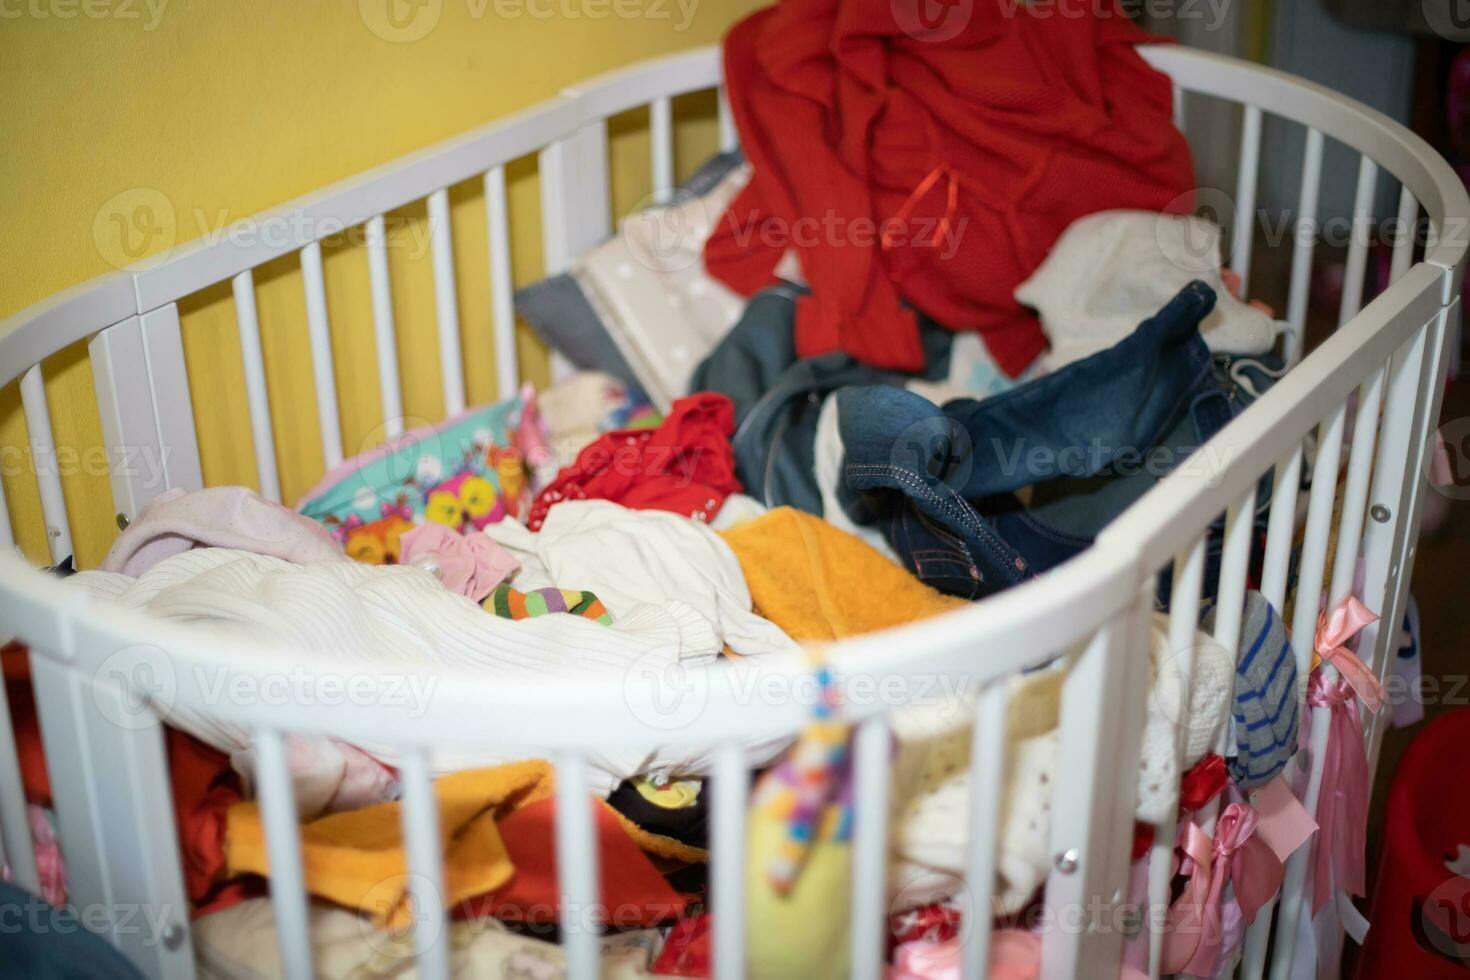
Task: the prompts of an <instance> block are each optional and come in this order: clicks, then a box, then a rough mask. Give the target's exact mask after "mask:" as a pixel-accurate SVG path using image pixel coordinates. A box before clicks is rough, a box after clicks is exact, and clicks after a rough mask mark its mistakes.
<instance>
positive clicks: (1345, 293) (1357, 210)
mask: <svg viewBox="0 0 1470 980" xmlns="http://www.w3.org/2000/svg"><path fill="white" fill-rule="evenodd" d="M1377 188H1378V164H1376V163H1374V162H1373V160H1372V159H1371V158H1370V157H1368V156H1367V155H1364V157H1363V160H1362V162H1361V163H1360V164H1359V165H1358V194H1357V198H1356V199H1355V200H1354V202H1353V233H1352V243H1351V244H1350V245H1349V246H1348V256H1347V272H1346V273H1345V275H1344V278H1343V282H1342V306H1341V307H1340V308H1339V310H1338V316H1337V325H1338V326H1342V325H1343V324H1344V323H1347V322H1348V321H1349V320H1351V319H1352V318H1353V317H1355V316H1357V315H1358V311H1359V310H1361V309H1362V308H1363V285H1364V282H1365V280H1366V278H1367V272H1368V245H1369V242H1368V233H1369V228H1368V226H1369V224H1370V223H1371V222H1372V220H1373V192H1374V191H1375V190H1377Z"/></svg>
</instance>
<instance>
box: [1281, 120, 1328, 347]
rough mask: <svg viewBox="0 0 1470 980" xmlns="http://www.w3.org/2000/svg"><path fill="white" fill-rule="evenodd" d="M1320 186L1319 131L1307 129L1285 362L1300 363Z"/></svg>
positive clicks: (1287, 314) (1293, 257)
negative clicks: (1289, 330)
mask: <svg viewBox="0 0 1470 980" xmlns="http://www.w3.org/2000/svg"><path fill="white" fill-rule="evenodd" d="M1321 187H1322V132H1321V130H1318V129H1316V128H1313V127H1308V128H1307V145H1306V151H1305V154H1304V156H1303V158H1302V184H1301V193H1300V195H1299V196H1298V201H1299V204H1298V210H1297V218H1296V222H1295V225H1294V228H1295V235H1294V238H1295V244H1294V246H1293V248H1292V255H1291V288H1290V292H1289V293H1288V295H1287V300H1286V321H1287V323H1289V324H1291V333H1289V334H1288V335H1287V337H1286V363H1287V365H1288V366H1290V365H1293V364H1295V363H1296V362H1297V361H1299V360H1301V356H1302V345H1303V344H1304V343H1305V342H1306V329H1307V300H1308V299H1309V298H1310V296H1311V290H1312V253H1313V251H1315V250H1316V247H1317V200H1318V194H1319V192H1320V190H1321Z"/></svg>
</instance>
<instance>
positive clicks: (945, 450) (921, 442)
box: [888, 414, 975, 492]
mask: <svg viewBox="0 0 1470 980" xmlns="http://www.w3.org/2000/svg"><path fill="white" fill-rule="evenodd" d="M888 463H889V466H890V468H891V469H894V470H901V471H903V472H904V473H905V474H907V475H908V478H913V477H917V478H918V479H919V480H920V481H922V482H923V483H924V485H926V486H928V487H930V488H935V487H938V486H939V485H940V484H943V485H944V486H946V487H948V488H949V489H950V490H954V491H957V492H958V491H959V490H961V489H962V488H963V487H964V486H965V484H966V483H968V482H969V479H970V475H971V473H972V472H973V471H974V468H975V452H974V447H973V446H972V445H971V443H970V433H969V432H968V431H967V430H966V429H965V427H964V426H962V425H960V423H959V422H957V421H956V420H954V419H952V418H949V417H948V416H945V415H937V414H936V415H931V416H928V417H926V418H922V419H920V420H919V421H917V422H914V423H911V424H910V425H907V426H905V427H904V428H903V430H902V431H901V432H899V433H898V434H897V436H895V437H894V440H893V443H892V450H891V452H890V453H889V458H888Z"/></svg>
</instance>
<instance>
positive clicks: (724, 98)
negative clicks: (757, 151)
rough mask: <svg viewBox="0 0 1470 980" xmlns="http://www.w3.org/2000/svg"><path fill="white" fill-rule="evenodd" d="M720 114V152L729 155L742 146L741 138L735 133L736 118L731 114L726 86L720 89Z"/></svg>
mask: <svg viewBox="0 0 1470 980" xmlns="http://www.w3.org/2000/svg"><path fill="white" fill-rule="evenodd" d="M718 91H719V114H720V151H721V152H722V153H729V152H730V151H731V150H733V149H735V148H736V147H738V146H739V145H740V138H739V136H737V135H736V133H735V117H734V115H733V114H732V113H731V112H730V96H729V95H728V94H727V93H726V92H725V86H723V85H721V86H720V87H719V90H718Z"/></svg>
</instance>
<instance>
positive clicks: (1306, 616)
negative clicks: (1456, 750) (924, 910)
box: [1271, 404, 1347, 980]
mask: <svg viewBox="0 0 1470 980" xmlns="http://www.w3.org/2000/svg"><path fill="white" fill-rule="evenodd" d="M1346 418H1347V405H1346V404H1342V405H1339V406H1337V408H1335V409H1333V411H1332V414H1331V415H1329V416H1328V417H1327V419H1326V420H1325V421H1324V422H1323V423H1322V424H1321V425H1320V426H1319V427H1318V433H1319V436H1318V445H1317V459H1316V462H1315V464H1314V465H1313V468H1312V493H1311V501H1310V503H1309V504H1308V505H1307V529H1306V536H1305V538H1304V540H1303V544H1302V557H1301V571H1300V574H1299V577H1298V580H1297V590H1296V609H1295V614H1294V616H1293V618H1292V627H1291V646H1292V651H1293V652H1294V653H1295V655H1296V666H1297V676H1298V677H1306V676H1308V674H1309V673H1310V672H1311V666H1312V640H1313V636H1314V633H1315V630H1316V626H1317V610H1318V609H1319V608H1320V607H1321V602H1322V599H1321V595H1322V586H1323V578H1324V577H1325V575H1326V570H1325V568H1324V565H1325V564H1326V559H1327V542H1328V537H1329V535H1330V533H1331V525H1332V509H1333V503H1334V502H1335V500H1336V496H1337V469H1338V462H1339V460H1340V459H1341V457H1342V433H1343V427H1344V425H1345V421H1346ZM1305 717H1309V718H1310V719H1311V731H1312V736H1311V738H1312V743H1311V744H1312V755H1313V757H1314V758H1315V760H1316V762H1315V763H1314V764H1313V767H1312V769H1313V778H1312V782H1311V784H1309V785H1308V788H1307V796H1306V799H1304V800H1303V801H1302V802H1303V804H1304V805H1305V806H1306V808H1307V810H1308V812H1310V813H1314V814H1315V813H1316V808H1317V790H1318V788H1320V786H1321V776H1322V773H1321V767H1320V762H1321V757H1322V744H1323V743H1322V741H1321V740H1319V739H1325V736H1326V730H1325V728H1323V729H1322V731H1321V732H1320V735H1319V732H1318V729H1319V727H1321V724H1320V723H1324V722H1325V721H1326V720H1327V717H1328V713H1327V712H1324V711H1316V710H1309V712H1308V714H1307V715H1306V716H1305ZM1310 850H1311V847H1310V846H1308V847H1302V848H1300V849H1298V850H1297V852H1296V853H1295V854H1293V855H1292V856H1291V858H1290V859H1289V860H1288V861H1287V863H1286V878H1285V881H1284V882H1283V883H1282V886H1281V898H1280V908H1281V911H1280V916H1279V922H1280V923H1281V928H1280V929H1278V930H1277V935H1276V951H1275V954H1274V956H1273V957H1272V960H1271V977H1272V980H1287V977H1288V976H1289V975H1290V972H1291V958H1292V952H1293V950H1294V948H1295V945H1296V921H1297V916H1298V915H1300V914H1301V908H1302V901H1303V898H1304V894H1305V888H1306V883H1307V882H1306V876H1307V855H1308V853H1309V851H1310Z"/></svg>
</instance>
